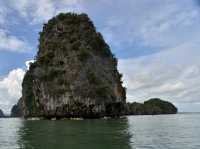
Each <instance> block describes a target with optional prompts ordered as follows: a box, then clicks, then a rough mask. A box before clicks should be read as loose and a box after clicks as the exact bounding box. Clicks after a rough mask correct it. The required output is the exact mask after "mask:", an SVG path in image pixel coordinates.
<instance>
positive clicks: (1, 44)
mask: <svg viewBox="0 0 200 149" xmlns="http://www.w3.org/2000/svg"><path fill="white" fill-rule="evenodd" d="M30 49H31V48H30V47H29V45H28V43H27V42H25V41H24V40H21V39H19V38H17V37H15V36H13V35H9V34H8V32H6V31H5V30H3V29H0V50H7V51H14V52H28V51H30Z"/></svg>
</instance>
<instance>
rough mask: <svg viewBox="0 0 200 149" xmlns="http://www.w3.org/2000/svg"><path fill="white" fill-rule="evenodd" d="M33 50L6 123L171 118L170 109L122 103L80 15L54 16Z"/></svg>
mask: <svg viewBox="0 0 200 149" xmlns="http://www.w3.org/2000/svg"><path fill="white" fill-rule="evenodd" d="M38 47H39V51H38V53H37V55H36V57H35V62H34V63H31V64H30V68H29V70H28V71H27V72H26V74H25V77H24V80H23V83H22V98H21V99H20V100H19V102H18V103H17V104H16V105H14V106H13V108H12V110H11V116H12V117H20V116H23V117H25V118H29V117H44V118H48V119H51V118H58V119H60V118H71V117H82V118H101V117H105V116H108V117H119V116H122V115H130V114H173V113H176V112H177V109H176V108H174V107H173V106H172V104H170V103H168V102H165V101H161V100H158V99H152V100H149V101H147V102H145V103H144V104H139V103H126V89H125V87H123V85H122V84H123V82H122V74H120V73H119V72H118V70H117V64H118V60H117V58H116V57H115V56H114V55H113V54H112V53H111V50H110V47H109V46H108V45H107V44H106V42H105V41H104V39H103V37H102V35H101V34H100V33H99V32H97V31H96V29H95V26H94V25H93V23H92V21H91V20H90V19H89V17H88V16H87V15H86V14H74V13H66V14H64V13H60V14H59V15H57V16H56V17H54V18H52V19H50V20H49V21H48V23H47V24H45V25H44V27H43V31H42V32H41V33H40V38H39V46H38ZM172 107H173V108H172ZM175 109H176V110H175Z"/></svg>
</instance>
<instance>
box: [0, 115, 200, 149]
mask: <svg viewBox="0 0 200 149" xmlns="http://www.w3.org/2000/svg"><path fill="white" fill-rule="evenodd" d="M0 149H200V114H177V115H159V116H129V117H127V118H123V119H110V120H102V119H99V120H79V121H78V120H63V121H48V120H39V121H30V120H29V121H28V120H23V119H0Z"/></svg>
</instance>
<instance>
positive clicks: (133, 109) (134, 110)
mask: <svg viewBox="0 0 200 149" xmlns="http://www.w3.org/2000/svg"><path fill="white" fill-rule="evenodd" d="M126 107H127V108H126V109H127V112H126V113H127V115H157V114H176V113H177V112H178V110H177V108H176V107H175V106H174V105H173V104H172V103H170V102H167V101H163V100H161V99H159V98H153V99H150V100H148V101H145V102H144V104H142V103H136V102H134V103H127V105H126Z"/></svg>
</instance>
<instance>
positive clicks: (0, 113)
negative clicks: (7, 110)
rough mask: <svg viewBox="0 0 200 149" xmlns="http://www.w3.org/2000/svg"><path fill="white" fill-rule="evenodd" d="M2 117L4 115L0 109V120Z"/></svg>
mask: <svg viewBox="0 0 200 149" xmlns="http://www.w3.org/2000/svg"><path fill="white" fill-rule="evenodd" d="M3 117H5V115H4V113H3V111H2V110H1V109H0V118H3Z"/></svg>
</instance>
